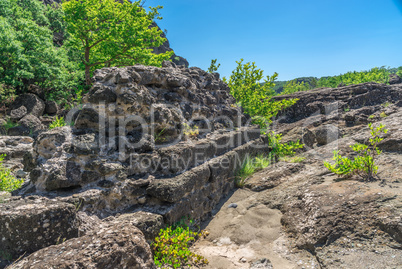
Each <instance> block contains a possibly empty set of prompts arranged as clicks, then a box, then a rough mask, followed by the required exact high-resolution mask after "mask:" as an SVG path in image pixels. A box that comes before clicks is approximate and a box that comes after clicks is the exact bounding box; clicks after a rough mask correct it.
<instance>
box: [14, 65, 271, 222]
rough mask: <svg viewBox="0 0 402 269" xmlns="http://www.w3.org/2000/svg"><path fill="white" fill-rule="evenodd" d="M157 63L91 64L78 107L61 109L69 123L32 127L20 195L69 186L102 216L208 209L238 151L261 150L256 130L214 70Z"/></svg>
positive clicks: (167, 216) (239, 157)
mask: <svg viewBox="0 0 402 269" xmlns="http://www.w3.org/2000/svg"><path fill="white" fill-rule="evenodd" d="M164 65H165V66H169V67H164V68H156V67H145V66H140V65H137V66H133V67H126V68H104V69H101V70H98V71H96V72H95V74H94V78H93V79H94V81H95V83H94V85H93V87H92V88H91V89H90V91H89V93H88V95H87V96H86V97H85V99H84V102H85V103H84V106H83V108H82V109H81V110H79V111H78V112H74V113H73V112H72V113H71V115H67V120H68V117H69V116H71V118H72V119H74V120H75V122H74V127H73V128H72V129H71V128H70V127H62V128H56V129H53V130H50V131H46V132H42V133H40V134H39V135H38V137H37V138H36V140H35V143H34V145H33V151H32V154H26V156H25V158H24V163H25V167H26V170H27V171H30V172H31V173H30V184H29V185H28V186H27V187H26V188H24V189H23V190H22V191H21V192H20V193H21V194H28V193H32V192H33V193H42V192H54V193H55V194H54V195H57V194H56V192H60V191H63V192H68V193H70V195H71V193H74V195H75V196H76V198H78V199H80V200H81V201H82V208H83V210H84V211H86V212H91V213H92V214H97V215H98V216H100V217H102V218H103V217H106V216H109V215H110V214H115V213H117V212H121V211H123V210H128V209H130V210H135V211H138V210H141V208H142V207H143V206H145V205H146V206H148V207H149V208H150V209H149V210H147V211H149V212H153V213H157V214H160V215H163V216H164V220H165V221H166V222H168V223H172V222H175V221H178V220H179V219H180V218H181V217H182V216H184V215H185V214H186V212H188V211H187V209H189V210H192V212H193V213H192V215H193V217H194V218H203V217H205V216H206V215H207V214H209V212H210V211H211V210H212V209H213V207H214V206H215V205H216V204H217V203H218V202H219V200H220V199H221V198H222V197H223V196H225V195H226V194H227V193H228V192H229V191H230V190H231V189H232V188H233V187H234V180H233V177H234V174H235V172H236V169H238V168H239V167H240V165H241V164H242V162H243V161H244V158H246V157H247V156H248V155H250V154H256V153H257V152H263V151H267V150H268V147H267V146H266V145H265V144H264V141H263V140H261V139H260V131H259V129H258V128H255V127H250V126H248V127H247V126H245V127H242V125H243V124H245V123H246V121H247V117H245V116H244V115H243V114H242V112H241V110H240V108H239V107H237V106H236V105H235V100H234V99H233V97H231V96H230V94H229V88H228V87H227V85H226V84H225V83H223V82H222V81H221V80H219V76H218V75H217V74H214V75H212V74H209V73H206V72H205V71H203V70H201V69H199V68H190V69H185V68H175V67H173V66H174V65H171V64H170V65H169V64H168V62H165V63H164ZM72 114H74V115H72ZM211 193H213V195H211ZM69 197H70V196H68V195H66V198H65V199H64V200H65V201H66V202H71V199H70V198H69Z"/></svg>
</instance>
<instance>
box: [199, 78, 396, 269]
mask: <svg viewBox="0 0 402 269" xmlns="http://www.w3.org/2000/svg"><path fill="white" fill-rule="evenodd" d="M359 87H361V89H359ZM366 89H367V84H362V85H356V86H349V87H343V88H340V89H333V90H332V91H329V90H319V91H318V92H320V93H321V95H318V94H317V92H316V91H314V90H313V91H311V92H304V93H297V94H295V96H296V97H300V101H301V104H302V105H298V104H297V103H296V104H295V105H294V107H293V108H290V109H289V111H285V112H284V113H283V114H282V115H283V116H284V117H283V118H282V119H279V122H275V123H274V126H275V127H276V128H277V129H276V130H277V131H281V132H283V133H284V137H283V141H296V140H298V139H303V140H304V141H306V142H308V146H307V145H306V147H305V151H306V152H304V153H303V154H302V155H301V156H297V157H296V158H291V157H289V158H283V159H282V160H281V161H280V162H278V163H274V164H272V165H270V166H269V167H267V168H266V169H264V170H261V171H259V172H257V173H255V174H254V175H253V176H251V177H250V178H249V179H248V180H247V182H246V184H245V187H246V189H241V190H237V191H236V192H234V194H233V195H232V196H230V198H229V199H228V201H226V202H225V203H224V204H222V205H221V207H220V210H219V212H218V213H217V214H216V215H214V217H213V218H212V219H211V220H210V221H209V222H208V223H207V224H206V227H205V229H207V230H208V231H210V235H209V236H208V237H207V238H206V239H204V240H199V241H198V242H197V243H196V244H195V245H194V246H193V247H194V249H195V250H196V251H198V252H199V253H200V254H202V255H204V256H205V257H206V258H207V259H208V260H209V261H210V264H209V267H210V268H250V267H251V268H252V267H253V266H254V265H255V263H256V261H259V260H261V259H262V258H263V259H265V260H269V261H271V263H270V265H269V266H272V267H273V268H314V269H319V268H328V269H335V268H362V269H363V268H399V267H400V264H402V255H401V249H402V241H401V239H402V237H401V235H402V219H401V216H402V211H401V206H400V205H401V204H402V192H401V183H402V181H401V175H402V163H401V160H402V159H401V153H402V151H401V147H400V145H401V143H402V141H401V138H402V134H401V128H400V126H401V118H402V109H401V106H400V102H401V95H400V94H401V92H402V88H401V86H400V85H393V86H386V85H379V84H375V85H374V84H373V88H372V89H371V90H368V91H367V92H365V90H366ZM379 89H384V90H385V91H386V92H387V94H390V95H391V96H393V97H395V99H387V98H386V97H383V96H382V94H379ZM352 90H353V91H355V92H357V91H361V92H365V93H366V96H371V95H372V94H378V95H377V97H378V100H375V98H373V99H367V100H368V101H367V104H368V105H364V100H365V99H364V98H363V97H362V96H359V95H353V94H352V95H351V96H349V95H348V96H346V94H345V96H344V97H345V98H346V99H344V107H343V108H341V107H342V106H341V107H338V106H336V105H334V106H331V103H330V97H334V99H335V97H336V96H342V94H343V93H346V92H348V91H349V92H351V91H352ZM371 91H373V92H374V93H371ZM365 93H362V94H365ZM313 98H314V100H316V99H317V98H319V99H318V101H315V102H316V103H315V105H317V107H323V108H324V109H323V110H322V111H320V110H319V111H318V112H317V111H316V112H313V110H311V113H309V112H307V109H308V108H306V107H303V104H305V105H307V104H308V101H307V100H313ZM335 101H336V100H335ZM353 102H355V105H356V106H354V107H353V106H350V107H348V105H351V104H352V103H353ZM325 107H328V108H329V113H326V111H328V110H327V109H325ZM331 108H332V109H331ZM334 108H338V109H334ZM303 109H306V110H303ZM295 111H298V112H300V113H305V114H300V115H297V116H298V118H296V119H294V120H293V119H292V115H294V114H293V113H294V112H295ZM303 111H304V112H303ZM320 112H321V113H320ZM347 115H348V116H350V115H354V117H355V118H354V119H353V120H350V118H349V117H347ZM369 122H372V123H373V124H374V126H378V125H379V124H380V123H381V124H384V125H385V126H386V128H387V129H388V132H387V133H386V134H384V135H382V137H383V138H384V140H383V141H381V143H379V148H380V149H381V150H382V151H383V153H382V154H381V155H380V156H379V157H378V158H377V159H376V165H377V166H378V178H377V180H376V181H372V182H367V181H363V180H361V179H360V178H358V177H351V178H346V177H338V176H337V175H335V174H333V173H331V172H330V171H329V170H328V169H327V168H325V166H324V165H323V161H329V162H331V161H332V160H331V159H332V157H333V151H334V150H337V151H338V150H339V151H340V154H341V155H342V156H348V157H350V158H353V156H355V153H354V152H353V150H352V149H351V148H350V146H351V145H353V144H355V143H358V142H359V143H365V144H367V143H368V139H369V137H370V132H369V131H370V130H369V128H368V126H367V124H368V123H369ZM304 141H302V142H304ZM264 268H265V267H264ZM267 268H270V267H267Z"/></svg>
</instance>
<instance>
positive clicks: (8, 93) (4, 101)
mask: <svg viewBox="0 0 402 269" xmlns="http://www.w3.org/2000/svg"><path fill="white" fill-rule="evenodd" d="M15 98H16V94H15V89H14V88H13V87H10V86H7V85H1V84H0V105H8V104H9V103H11V102H12V101H14V99H15Z"/></svg>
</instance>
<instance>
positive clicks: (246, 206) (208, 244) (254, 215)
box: [193, 189, 298, 269]
mask: <svg viewBox="0 0 402 269" xmlns="http://www.w3.org/2000/svg"><path fill="white" fill-rule="evenodd" d="M258 194H259V193H255V192H252V191H249V190H247V189H238V190H236V191H235V192H234V193H233V195H232V196H231V197H230V198H229V200H227V201H226V202H225V203H224V204H223V205H222V207H221V208H220V210H219V212H218V213H217V214H216V215H215V216H214V217H213V218H212V220H211V221H210V222H209V223H208V224H207V226H206V227H205V229H206V230H207V231H209V232H210V235H209V236H208V237H207V238H206V239H202V240H199V241H198V242H197V243H196V244H195V245H194V246H193V249H194V251H195V252H196V253H198V254H201V255H203V256H204V257H206V258H207V259H208V260H209V265H208V266H206V267H205V268H222V269H227V268H250V267H251V268H272V266H273V268H281V269H288V268H297V267H298V266H297V265H296V264H295V263H294V262H291V261H289V260H288V259H286V258H285V255H286V254H287V253H288V252H289V251H288V249H287V248H286V247H285V245H284V244H283V241H284V238H283V236H282V233H281V223H280V219H281V216H282V214H281V212H280V211H279V210H276V209H270V208H268V207H267V206H265V205H262V204H258V202H257V197H258ZM232 203H235V204H237V208H233V207H229V205H230V204H232ZM262 258H266V259H269V260H270V261H271V263H272V264H271V263H265V265H264V266H263V265H262V264H260V266H259V267H256V266H254V267H252V265H251V264H252V263H253V262H254V261H257V260H260V259H262Z"/></svg>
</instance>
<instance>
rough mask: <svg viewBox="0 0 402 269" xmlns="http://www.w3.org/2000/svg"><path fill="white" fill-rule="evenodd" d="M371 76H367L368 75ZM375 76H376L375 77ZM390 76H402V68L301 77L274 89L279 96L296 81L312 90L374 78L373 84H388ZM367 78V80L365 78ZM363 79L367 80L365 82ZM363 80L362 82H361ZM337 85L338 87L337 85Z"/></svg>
mask: <svg viewBox="0 0 402 269" xmlns="http://www.w3.org/2000/svg"><path fill="white" fill-rule="evenodd" d="M368 74H369V75H371V76H367V75H368ZM373 74H375V75H376V76H375V75H374V76H373ZM389 74H397V75H399V76H402V66H400V67H393V68H391V67H388V68H386V67H384V66H383V67H380V68H373V69H371V70H369V71H360V72H356V71H352V72H347V73H345V74H341V75H337V76H325V77H321V78H317V77H300V78H295V79H292V80H286V81H275V87H274V88H273V89H274V90H275V92H276V93H277V94H280V93H282V92H283V90H284V87H285V85H286V83H288V82H290V81H296V82H297V83H302V82H304V83H305V84H306V85H308V86H310V88H311V89H314V88H320V87H337V86H338V85H341V84H342V85H350V84H358V83H361V82H367V81H365V80H370V78H372V81H373V82H384V83H385V82H387V81H385V79H384V77H387V78H388V75H389ZM364 77H365V78H364ZM363 79H365V80H364V81H363ZM359 80H362V81H359ZM335 84H336V85H335Z"/></svg>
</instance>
